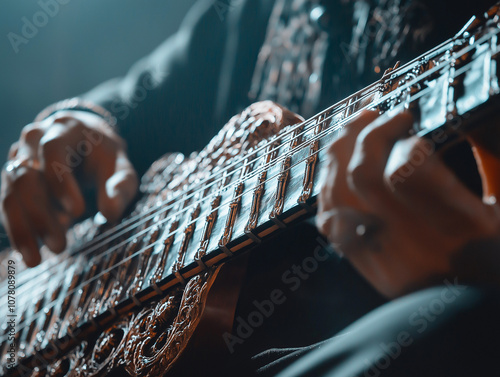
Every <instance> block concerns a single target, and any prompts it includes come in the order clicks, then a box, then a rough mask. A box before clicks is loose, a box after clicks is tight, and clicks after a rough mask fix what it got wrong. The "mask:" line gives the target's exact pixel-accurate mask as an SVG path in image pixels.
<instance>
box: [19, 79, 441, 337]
mask: <svg viewBox="0 0 500 377" xmlns="http://www.w3.org/2000/svg"><path fill="white" fill-rule="evenodd" d="M432 90H433V88H427V89H424V90H422V91H420V92H419V93H417V94H416V95H415V96H414V97H412V98H411V99H410V102H414V101H416V100H418V99H419V98H420V97H422V96H424V95H425V94H427V93H428V92H431V91H432ZM379 102H383V101H382V99H381V100H377V101H375V102H374V103H371V104H369V105H367V106H366V107H365V108H362V109H359V110H358V111H357V112H355V113H353V114H352V115H351V116H349V117H348V118H345V119H342V120H341V121H340V122H339V124H338V125H336V126H335V127H332V128H328V129H326V130H324V131H323V132H322V133H323V135H320V134H318V135H316V137H317V139H318V140H319V139H321V138H323V137H325V136H327V135H328V134H329V133H333V132H335V131H337V130H339V129H341V128H342V127H343V125H344V124H345V123H348V122H349V121H350V120H351V119H352V118H353V117H355V116H356V115H357V114H359V112H361V111H363V110H364V109H369V108H370V107H376V106H377V104H378V103H379ZM329 146H330V145H326V146H324V147H322V148H320V149H318V151H316V152H314V153H313V154H311V155H316V154H319V153H320V152H322V151H323V150H325V149H327V148H329ZM309 156H310V155H308V156H307V157H305V158H304V159H302V160H299V161H298V162H297V163H295V164H293V165H291V166H290V167H288V168H287V169H285V170H284V171H288V170H291V169H292V168H294V167H296V166H298V165H299V164H301V163H302V162H304V161H306V160H307V159H308V157H309ZM282 172H283V171H280V172H278V173H276V174H275V175H273V176H272V177H270V178H269V179H266V181H265V182H264V183H266V182H269V181H271V180H273V179H274V178H276V177H278V176H279V175H280V174H282ZM252 189H253V188H252ZM252 189H250V190H247V191H245V192H243V193H241V194H240V195H238V196H236V197H234V198H231V200H230V201H229V202H226V203H224V204H222V205H220V206H219V207H217V208H216V210H218V209H219V208H221V207H223V206H224V205H228V204H229V203H230V202H232V201H233V200H234V199H236V198H239V197H242V196H244V195H246V194H248V193H249V192H250V191H251V190H252ZM194 221H196V220H193V222H194ZM180 230H182V229H181V228H179V229H176V230H175V231H173V232H170V233H169V234H168V235H167V237H170V236H171V235H173V234H175V233H177V232H178V231H180ZM161 242H163V238H162V239H159V240H157V241H155V242H153V243H151V244H149V245H146V246H145V247H144V248H142V249H140V250H137V251H136V252H134V253H133V254H131V255H129V256H127V257H125V258H124V259H122V260H121V261H120V262H118V263H116V264H114V265H113V266H110V267H108V268H107V269H105V270H103V271H101V272H99V273H98V274H96V275H95V276H94V277H92V278H90V279H88V280H86V281H84V282H81V283H80V284H79V285H78V286H77V287H75V288H74V289H73V290H70V291H68V292H66V294H65V295H64V296H61V297H60V298H58V299H57V300H55V301H53V302H51V303H50V304H47V305H44V306H43V307H42V308H41V309H40V310H39V312H37V314H36V315H35V317H34V319H32V320H31V322H33V321H34V320H36V319H38V318H39V317H40V316H41V315H43V314H44V313H43V309H45V310H47V309H50V308H51V307H53V306H55V305H56V304H57V303H58V302H59V301H62V300H64V299H65V298H66V297H68V296H70V295H71V294H73V293H74V292H76V291H78V290H79V289H82V288H83V287H84V286H86V285H88V284H91V283H92V282H94V281H96V280H97V279H99V278H100V277H102V276H104V275H105V274H107V273H109V272H111V271H112V270H113V269H115V268H117V267H119V266H121V265H123V264H124V263H126V262H128V261H129V260H132V259H133V258H136V257H138V256H140V254H142V253H144V252H145V251H146V250H149V249H150V248H151V247H154V246H157V245H159V244H161ZM108 253H109V252H106V254H102V255H99V256H98V257H104V256H106V255H107V254H108ZM28 325H29V324H28V323H25V324H24V326H21V329H20V330H22V329H24V328H25V327H27V326H28Z"/></svg>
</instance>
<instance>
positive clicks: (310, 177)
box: [297, 114, 327, 210]
mask: <svg viewBox="0 0 500 377" xmlns="http://www.w3.org/2000/svg"><path fill="white" fill-rule="evenodd" d="M326 117H327V115H326V114H322V115H320V116H319V117H318V118H317V120H316V125H315V127H314V132H313V137H316V136H317V135H319V133H320V132H321V131H322V130H323V127H324V122H325V119H326ZM318 150H319V140H313V141H311V142H310V147H309V155H308V156H307V159H306V170H305V172H304V178H303V180H302V191H301V193H300V195H299V198H298V199H297V203H299V204H300V205H301V206H303V207H306V208H307V209H308V210H310V207H309V205H308V204H307V201H308V200H309V199H310V198H311V196H312V193H313V187H314V173H315V172H316V164H317V163H318Z"/></svg>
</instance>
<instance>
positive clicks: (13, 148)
mask: <svg viewBox="0 0 500 377" xmlns="http://www.w3.org/2000/svg"><path fill="white" fill-rule="evenodd" d="M18 149H19V142H18V141H16V142H15V143H13V144H12V145H11V146H10V149H9V153H8V154H7V159H8V160H12V159H14V158H15V157H16V155H17V150H18Z"/></svg>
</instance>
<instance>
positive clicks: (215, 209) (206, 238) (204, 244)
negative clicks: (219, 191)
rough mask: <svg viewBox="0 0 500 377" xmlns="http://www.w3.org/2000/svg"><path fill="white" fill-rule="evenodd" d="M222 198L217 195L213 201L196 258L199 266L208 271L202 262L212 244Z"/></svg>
mask: <svg viewBox="0 0 500 377" xmlns="http://www.w3.org/2000/svg"><path fill="white" fill-rule="evenodd" d="M221 199H222V196H221V195H216V196H215V198H214V199H213V200H212V203H211V205H210V207H211V208H210V213H209V214H208V216H207V217H206V219H205V226H204V228H203V232H202V234H201V241H200V247H199V249H198V251H197V252H196V255H195V257H194V260H195V261H196V263H198V265H199V266H200V267H201V268H203V269H206V268H207V266H206V265H205V263H204V262H203V261H202V260H201V258H203V257H204V256H205V255H206V253H207V248H208V244H209V242H210V236H211V235H212V231H213V228H214V225H215V221H216V220H217V215H218V213H219V205H220V202H221Z"/></svg>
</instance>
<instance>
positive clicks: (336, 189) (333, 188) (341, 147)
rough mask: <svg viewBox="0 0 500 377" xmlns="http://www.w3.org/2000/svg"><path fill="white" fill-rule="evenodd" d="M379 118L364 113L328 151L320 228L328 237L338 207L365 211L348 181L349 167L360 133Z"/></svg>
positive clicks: (372, 114)
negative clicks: (333, 213) (347, 171)
mask: <svg viewBox="0 0 500 377" xmlns="http://www.w3.org/2000/svg"><path fill="white" fill-rule="evenodd" d="M377 117H378V114H377V113H376V112H374V111H363V112H362V113H361V114H359V115H358V116H357V117H356V118H354V119H353V120H352V121H351V122H350V123H349V124H347V125H346V126H345V128H344V129H343V132H342V135H341V136H340V137H339V138H338V139H337V140H336V141H334V142H333V143H332V144H331V146H330V147H329V149H328V157H329V161H328V166H327V176H326V178H325V181H324V183H323V187H322V188H321V191H320V194H319V201H318V216H316V226H317V227H318V229H319V230H320V232H321V233H323V234H324V235H325V236H328V233H329V232H330V230H331V229H332V224H331V216H330V214H331V213H332V212H330V211H331V210H332V209H334V208H337V207H350V208H357V209H360V210H363V209H364V207H363V206H362V205H361V203H360V202H359V200H358V198H357V197H356V195H354V194H353V193H352V191H351V190H350V189H349V187H348V185H347V182H346V168H347V165H348V163H349V160H350V159H351V155H352V152H353V148H354V145H355V143H356V138H357V136H358V135H359V133H360V132H361V131H362V130H363V129H364V128H365V127H367V126H368V125H369V124H370V123H371V122H373V121H374V120H375V119H376V118H377Z"/></svg>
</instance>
